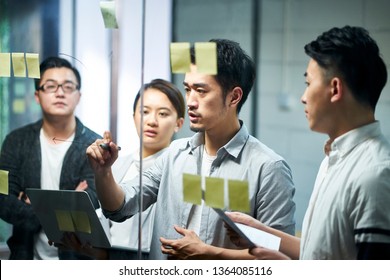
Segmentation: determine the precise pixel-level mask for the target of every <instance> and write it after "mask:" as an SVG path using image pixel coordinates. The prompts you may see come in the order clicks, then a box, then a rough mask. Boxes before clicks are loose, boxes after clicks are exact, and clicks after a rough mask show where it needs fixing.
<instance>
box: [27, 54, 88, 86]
mask: <svg viewBox="0 0 390 280" xmlns="http://www.w3.org/2000/svg"><path fill="white" fill-rule="evenodd" d="M61 67H65V68H68V69H70V70H72V71H73V73H74V75H75V76H76V79H77V84H78V88H79V89H80V88H81V77H80V73H79V71H78V70H77V69H76V68H75V67H73V66H72V64H70V62H69V61H67V60H66V59H64V58H60V57H57V56H51V57H48V58H46V59H45V60H44V61H42V63H41V65H40V66H39V70H40V72H41V77H42V76H43V74H44V73H45V71H46V70H48V69H52V68H61ZM40 83H41V79H35V89H36V90H38V89H39V84H40Z"/></svg>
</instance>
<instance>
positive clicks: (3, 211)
mask: <svg viewBox="0 0 390 280" xmlns="http://www.w3.org/2000/svg"><path fill="white" fill-rule="evenodd" d="M40 73H41V78H40V79H36V80H35V88H36V91H35V100H36V102H37V103H38V104H39V105H40V106H41V109H42V119H40V120H38V121H37V122H35V123H32V124H28V125H26V126H24V127H22V128H19V129H16V130H15V131H13V132H11V133H10V134H9V135H7V137H6V138H5V140H4V142H3V145H2V149H1V154H0V169H3V170H7V171H9V195H1V194H0V218H1V219H3V220H4V221H6V222H8V223H10V224H12V225H13V233H12V236H11V237H10V238H9V240H8V241H7V243H8V246H9V248H10V251H11V254H10V259H58V258H60V259H69V258H78V257H79V256H75V255H71V254H72V253H70V252H63V251H58V249H57V248H56V247H54V246H49V245H48V240H47V237H46V235H45V233H44V232H43V230H42V227H41V225H40V223H39V221H38V218H37V216H36V215H35V214H34V212H33V209H32V207H31V205H30V201H29V199H28V197H27V196H26V195H25V189H26V188H40V189H53V190H56V189H57V190H58V189H70V190H74V189H77V190H85V191H87V192H88V194H89V196H90V198H91V200H92V202H93V204H94V205H95V207H96V208H98V207H99V203H98V200H97V197H96V192H95V183H94V175H93V172H92V169H91V168H90V166H89V163H88V160H87V157H86V156H85V150H86V147H87V146H88V145H89V144H91V143H93V142H94V140H95V139H96V138H99V137H100V136H99V135H98V134H96V133H95V132H93V131H92V130H90V129H88V128H87V127H85V126H84V125H83V124H82V123H81V122H80V120H79V119H78V118H77V117H76V116H75V114H74V112H75V109H76V106H77V104H78V103H79V101H80V97H81V92H80V88H81V78H80V74H79V72H78V70H77V69H76V68H74V67H73V66H72V65H71V64H70V63H69V62H68V61H67V60H65V59H62V58H59V57H49V58H47V59H46V60H44V61H43V62H42V63H41V65H40Z"/></svg>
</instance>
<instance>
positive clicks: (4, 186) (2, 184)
mask: <svg viewBox="0 0 390 280" xmlns="http://www.w3.org/2000/svg"><path fill="white" fill-rule="evenodd" d="M8 189H9V188H8V171H7V170H1V169H0V193H2V194H5V195H8Z"/></svg>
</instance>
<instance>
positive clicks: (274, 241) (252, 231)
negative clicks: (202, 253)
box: [213, 208, 281, 250]
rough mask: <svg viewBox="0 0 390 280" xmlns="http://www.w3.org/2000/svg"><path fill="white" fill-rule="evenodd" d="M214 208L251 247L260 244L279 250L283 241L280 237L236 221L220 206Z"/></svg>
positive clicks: (260, 245)
mask: <svg viewBox="0 0 390 280" xmlns="http://www.w3.org/2000/svg"><path fill="white" fill-rule="evenodd" d="M213 209H214V211H215V212H217V214H218V215H219V216H220V217H221V218H222V220H223V221H224V222H225V223H226V224H227V225H228V226H229V227H231V228H232V229H233V230H234V231H235V232H236V233H237V234H238V235H239V236H240V237H241V238H243V239H244V240H246V242H247V243H248V248H249V249H250V248H253V247H256V246H259V247H264V248H268V249H271V250H279V247H280V242H281V239H280V237H278V236H275V235H272V234H270V233H268V232H265V231H262V230H259V229H256V228H253V227H250V226H247V225H244V224H240V223H235V222H233V221H232V220H231V219H230V218H229V217H228V216H227V215H226V214H225V212H224V211H223V210H221V209H218V208H213Z"/></svg>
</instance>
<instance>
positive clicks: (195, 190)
mask: <svg viewBox="0 0 390 280" xmlns="http://www.w3.org/2000/svg"><path fill="white" fill-rule="evenodd" d="M183 200H184V201H186V202H189V203H193V204H197V205H200V204H202V177H200V176H199V175H193V174H183Z"/></svg>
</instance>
